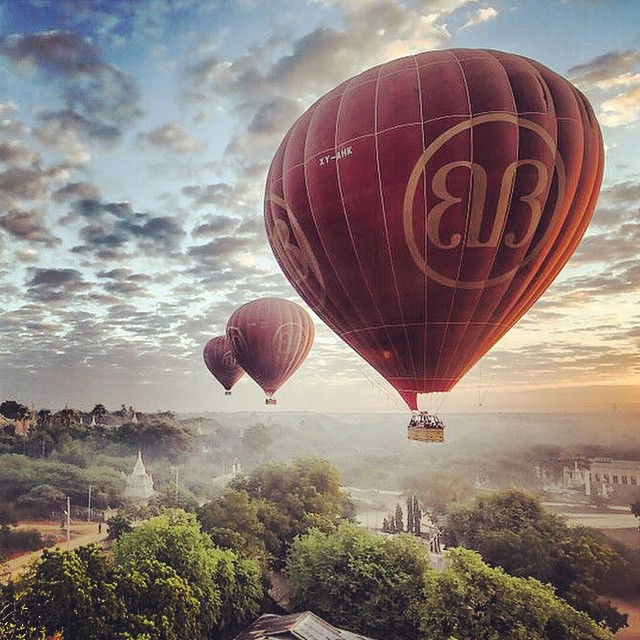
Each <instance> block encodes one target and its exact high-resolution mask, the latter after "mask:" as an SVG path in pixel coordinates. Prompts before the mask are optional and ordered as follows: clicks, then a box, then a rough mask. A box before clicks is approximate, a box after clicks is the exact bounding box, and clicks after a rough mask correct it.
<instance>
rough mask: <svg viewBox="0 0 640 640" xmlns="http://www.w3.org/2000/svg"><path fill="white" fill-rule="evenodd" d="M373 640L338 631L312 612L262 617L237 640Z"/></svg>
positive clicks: (268, 614) (265, 615) (342, 630)
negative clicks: (274, 639) (275, 639)
mask: <svg viewBox="0 0 640 640" xmlns="http://www.w3.org/2000/svg"><path fill="white" fill-rule="evenodd" d="M273 638H277V639H278V640H371V638H367V637H366V636H361V635H358V634H357V633H351V632H350V631H345V630H344V629H337V628H336V627H334V626H332V625H330V624H329V623H328V622H326V621H325V620H323V619H322V618H320V617H319V616H317V615H315V614H314V613H312V612H311V611H303V612H302V613H292V614H290V615H286V616H279V615H275V614H271V613H266V614H264V615H261V616H260V617H259V618H258V619H257V620H256V621H255V622H254V623H253V624H252V625H251V626H250V627H248V628H247V629H245V630H244V631H243V632H242V633H241V634H240V635H238V636H236V637H235V640H272V639H273Z"/></svg>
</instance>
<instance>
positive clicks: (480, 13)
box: [460, 7, 499, 30]
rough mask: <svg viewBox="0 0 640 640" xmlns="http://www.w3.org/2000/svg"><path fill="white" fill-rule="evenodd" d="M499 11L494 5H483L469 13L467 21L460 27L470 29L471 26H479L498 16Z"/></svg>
mask: <svg viewBox="0 0 640 640" xmlns="http://www.w3.org/2000/svg"><path fill="white" fill-rule="evenodd" d="M498 15H499V13H498V11H497V9H494V8H493V7H482V8H481V9H477V10H476V11H473V12H471V13H469V14H468V19H467V21H466V22H465V23H464V24H463V25H462V26H461V27H460V30H462V29H468V28H469V27H477V26H478V25H479V24H484V23H485V22H490V21H491V20H495V19H496V18H497V17H498Z"/></svg>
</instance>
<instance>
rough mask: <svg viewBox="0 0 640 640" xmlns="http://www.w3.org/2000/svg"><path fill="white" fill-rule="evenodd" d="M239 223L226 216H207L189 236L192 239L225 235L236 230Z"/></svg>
mask: <svg viewBox="0 0 640 640" xmlns="http://www.w3.org/2000/svg"><path fill="white" fill-rule="evenodd" d="M240 222H241V220H240V219H239V218H235V217H231V216H226V215H219V216H209V217H208V218H207V219H206V221H205V222H201V223H200V224H199V225H198V226H197V227H195V228H194V229H193V231H192V232H191V235H192V236H193V237H194V238H200V237H209V236H218V235H227V234H230V233H231V232H233V231H234V230H236V229H237V228H238V226H239V225H240Z"/></svg>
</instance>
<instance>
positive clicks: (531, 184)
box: [265, 49, 604, 440]
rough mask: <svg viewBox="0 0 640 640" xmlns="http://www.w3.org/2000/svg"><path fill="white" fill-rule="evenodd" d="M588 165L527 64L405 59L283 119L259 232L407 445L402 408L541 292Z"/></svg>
mask: <svg viewBox="0 0 640 640" xmlns="http://www.w3.org/2000/svg"><path fill="white" fill-rule="evenodd" d="M603 162H604V151H603V144H602V137H601V134H600V129H599V127H598V123H597V121H596V118H595V115H594V112H593V109H592V108H591V106H590V105H589V103H588V101H587V99H586V98H585V97H584V95H583V94H582V93H580V91H578V90H577V89H576V88H575V87H574V86H573V85H571V84H570V83H569V82H567V81H566V80H565V79H564V78H562V77H561V76H559V75H558V74H556V73H554V72H553V71H551V70H549V69H547V68H546V67H544V66H543V65H541V64H539V63H538V62H535V61H533V60H529V59H527V58H524V57H522V56H518V55H512V54H509V53H503V52H499V51H486V50H472V49H454V50H449V51H429V52H425V53H419V54H417V55H413V56H408V57H405V58H400V59H398V60H393V61H391V62H388V63H386V64H382V65H380V66H377V67H374V68H372V69H369V70H368V71H365V72H363V73H361V74H360V75H357V76H355V77H354V78H351V79H350V80H347V81H346V82H344V83H342V84H341V85H339V86H338V87H336V88H335V89H333V90H332V91H330V92H329V93H327V94H326V95H325V96H323V97H322V98H320V99H319V100H318V101H317V102H316V103H315V104H314V105H312V106H311V107H310V108H309V109H308V110H307V111H306V112H305V113H304V114H303V115H302V116H301V117H300V118H299V119H298V121H297V122H295V123H294V125H293V126H292V127H291V129H290V130H289V132H288V133H287V134H286V136H285V138H284V140H283V141H282V143H281V145H280V147H279V149H278V150H277V152H276V154H275V156H274V158H273V161H272V163H271V167H270V170H269V175H268V178H267V185H266V193H265V224H266V229H267V235H268V238H269V242H270V244H271V248H272V249H273V252H274V254H275V256H276V259H277V260H278V262H279V264H280V266H281V268H282V270H283V271H284V273H285V275H286V276H287V278H288V279H289V280H290V282H291V283H292V285H293V286H294V288H295V289H296V291H297V292H298V293H299V294H300V296H301V297H302V298H303V299H304V300H305V301H306V302H307V304H308V305H309V306H310V307H311V308H312V309H313V310H314V311H315V312H316V313H317V314H318V316H319V317H320V318H321V319H322V320H324V322H326V323H327V325H328V326H329V327H330V328H331V329H333V331H335V332H336V333H337V334H338V335H339V336H340V337H341V338H342V339H343V340H344V341H345V342H346V343H347V344H349V345H350V346H351V347H352V348H353V349H354V350H355V351H357V352H358V353H359V354H360V355H361V356H362V357H363V358H364V359H365V360H366V361H367V362H369V364H371V365H372V366H373V367H374V368H375V369H377V370H378V371H379V372H380V373H381V374H382V376H383V377H384V378H386V379H387V380H388V381H389V382H390V384H391V385H392V386H393V387H395V388H396V389H397V391H398V392H399V394H400V395H401V396H402V398H403V399H404V400H405V401H406V403H407V404H408V406H409V407H410V408H411V409H412V410H413V411H414V412H415V415H414V416H413V419H412V422H414V423H415V424H412V425H410V430H409V433H410V438H412V437H415V438H416V439H422V436H421V435H419V434H420V433H421V431H420V429H421V428H422V427H423V426H425V425H426V426H427V427H429V429H428V430H427V431H430V430H436V431H437V430H438V429H440V431H441V426H440V425H439V424H437V423H436V421H435V420H431V421H430V422H428V421H427V418H429V419H431V418H433V416H428V415H423V414H418V413H417V408H418V405H417V396H418V394H423V393H431V392H444V391H449V390H450V389H451V388H452V387H453V386H454V385H455V384H456V382H458V380H460V378H461V377H462V376H463V375H464V374H465V373H466V372H467V371H468V370H469V369H470V368H471V367H472V366H473V365H474V364H475V363H476V362H477V361H478V360H479V359H480V358H481V357H482V356H483V355H484V354H485V353H486V352H487V351H488V350H489V349H490V348H491V347H492V346H493V345H494V344H495V343H496V342H497V341H498V340H499V339H500V338H501V337H502V336H503V335H504V334H505V333H506V332H507V331H508V330H509V329H510V328H511V327H512V326H513V325H514V324H515V323H516V322H517V321H518V319H519V318H520V317H521V316H522V315H523V314H524V313H525V312H526V311H527V310H528V309H529V308H530V307H531V306H532V305H533V304H534V302H535V301H536V300H537V299H538V298H539V297H540V296H541V295H542V294H543V292H544V291H545V289H546V288H547V287H548V286H549V285H550V284H551V282H552V281H553V280H554V278H555V277H556V276H557V275H558V273H559V272H560V270H561V269H562V267H563V266H564V264H565V263H566V262H567V260H568V259H569V257H570V256H571V254H572V253H573V251H574V250H575V248H576V246H577V245H578V243H579V241H580V239H581V238H582V236H583V234H584V232H585V230H586V228H587V225H588V223H589V220H590V219H591V215H592V213H593V210H594V207H595V204H596V200H597V198H598V193H599V189H600V183H601V180H602V170H603ZM414 427H415V429H414ZM422 433H426V431H422ZM429 437H430V436H429ZM437 439H440V440H441V439H442V438H441V436H440V438H437Z"/></svg>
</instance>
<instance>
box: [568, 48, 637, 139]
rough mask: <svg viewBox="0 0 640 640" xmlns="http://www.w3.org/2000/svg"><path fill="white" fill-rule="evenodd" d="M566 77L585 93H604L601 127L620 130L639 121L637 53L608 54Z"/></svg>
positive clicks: (620, 52) (601, 107)
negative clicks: (618, 128) (594, 91)
mask: <svg viewBox="0 0 640 640" xmlns="http://www.w3.org/2000/svg"><path fill="white" fill-rule="evenodd" d="M568 74H569V79H570V80H571V81H572V82H573V83H574V84H576V85H577V86H578V87H580V88H581V89H583V90H585V91H590V90H592V91H593V90H595V89H597V90H599V91H600V92H605V97H604V98H603V99H602V100H601V103H600V109H599V114H598V115H599V119H600V122H601V123H602V124H603V125H604V126H606V127H621V126H625V125H628V124H631V123H633V122H636V121H637V120H638V119H640V50H638V49H628V50H625V51H611V52H609V53H606V54H604V55H602V56H598V57H597V58H594V59H593V60H591V61H589V62H588V63H586V64H582V65H577V66H575V67H571V68H570V69H569V71H568ZM621 89H623V90H622V91H621ZM614 91H615V92H616V93H615V94H614V95H612V92H614Z"/></svg>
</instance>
